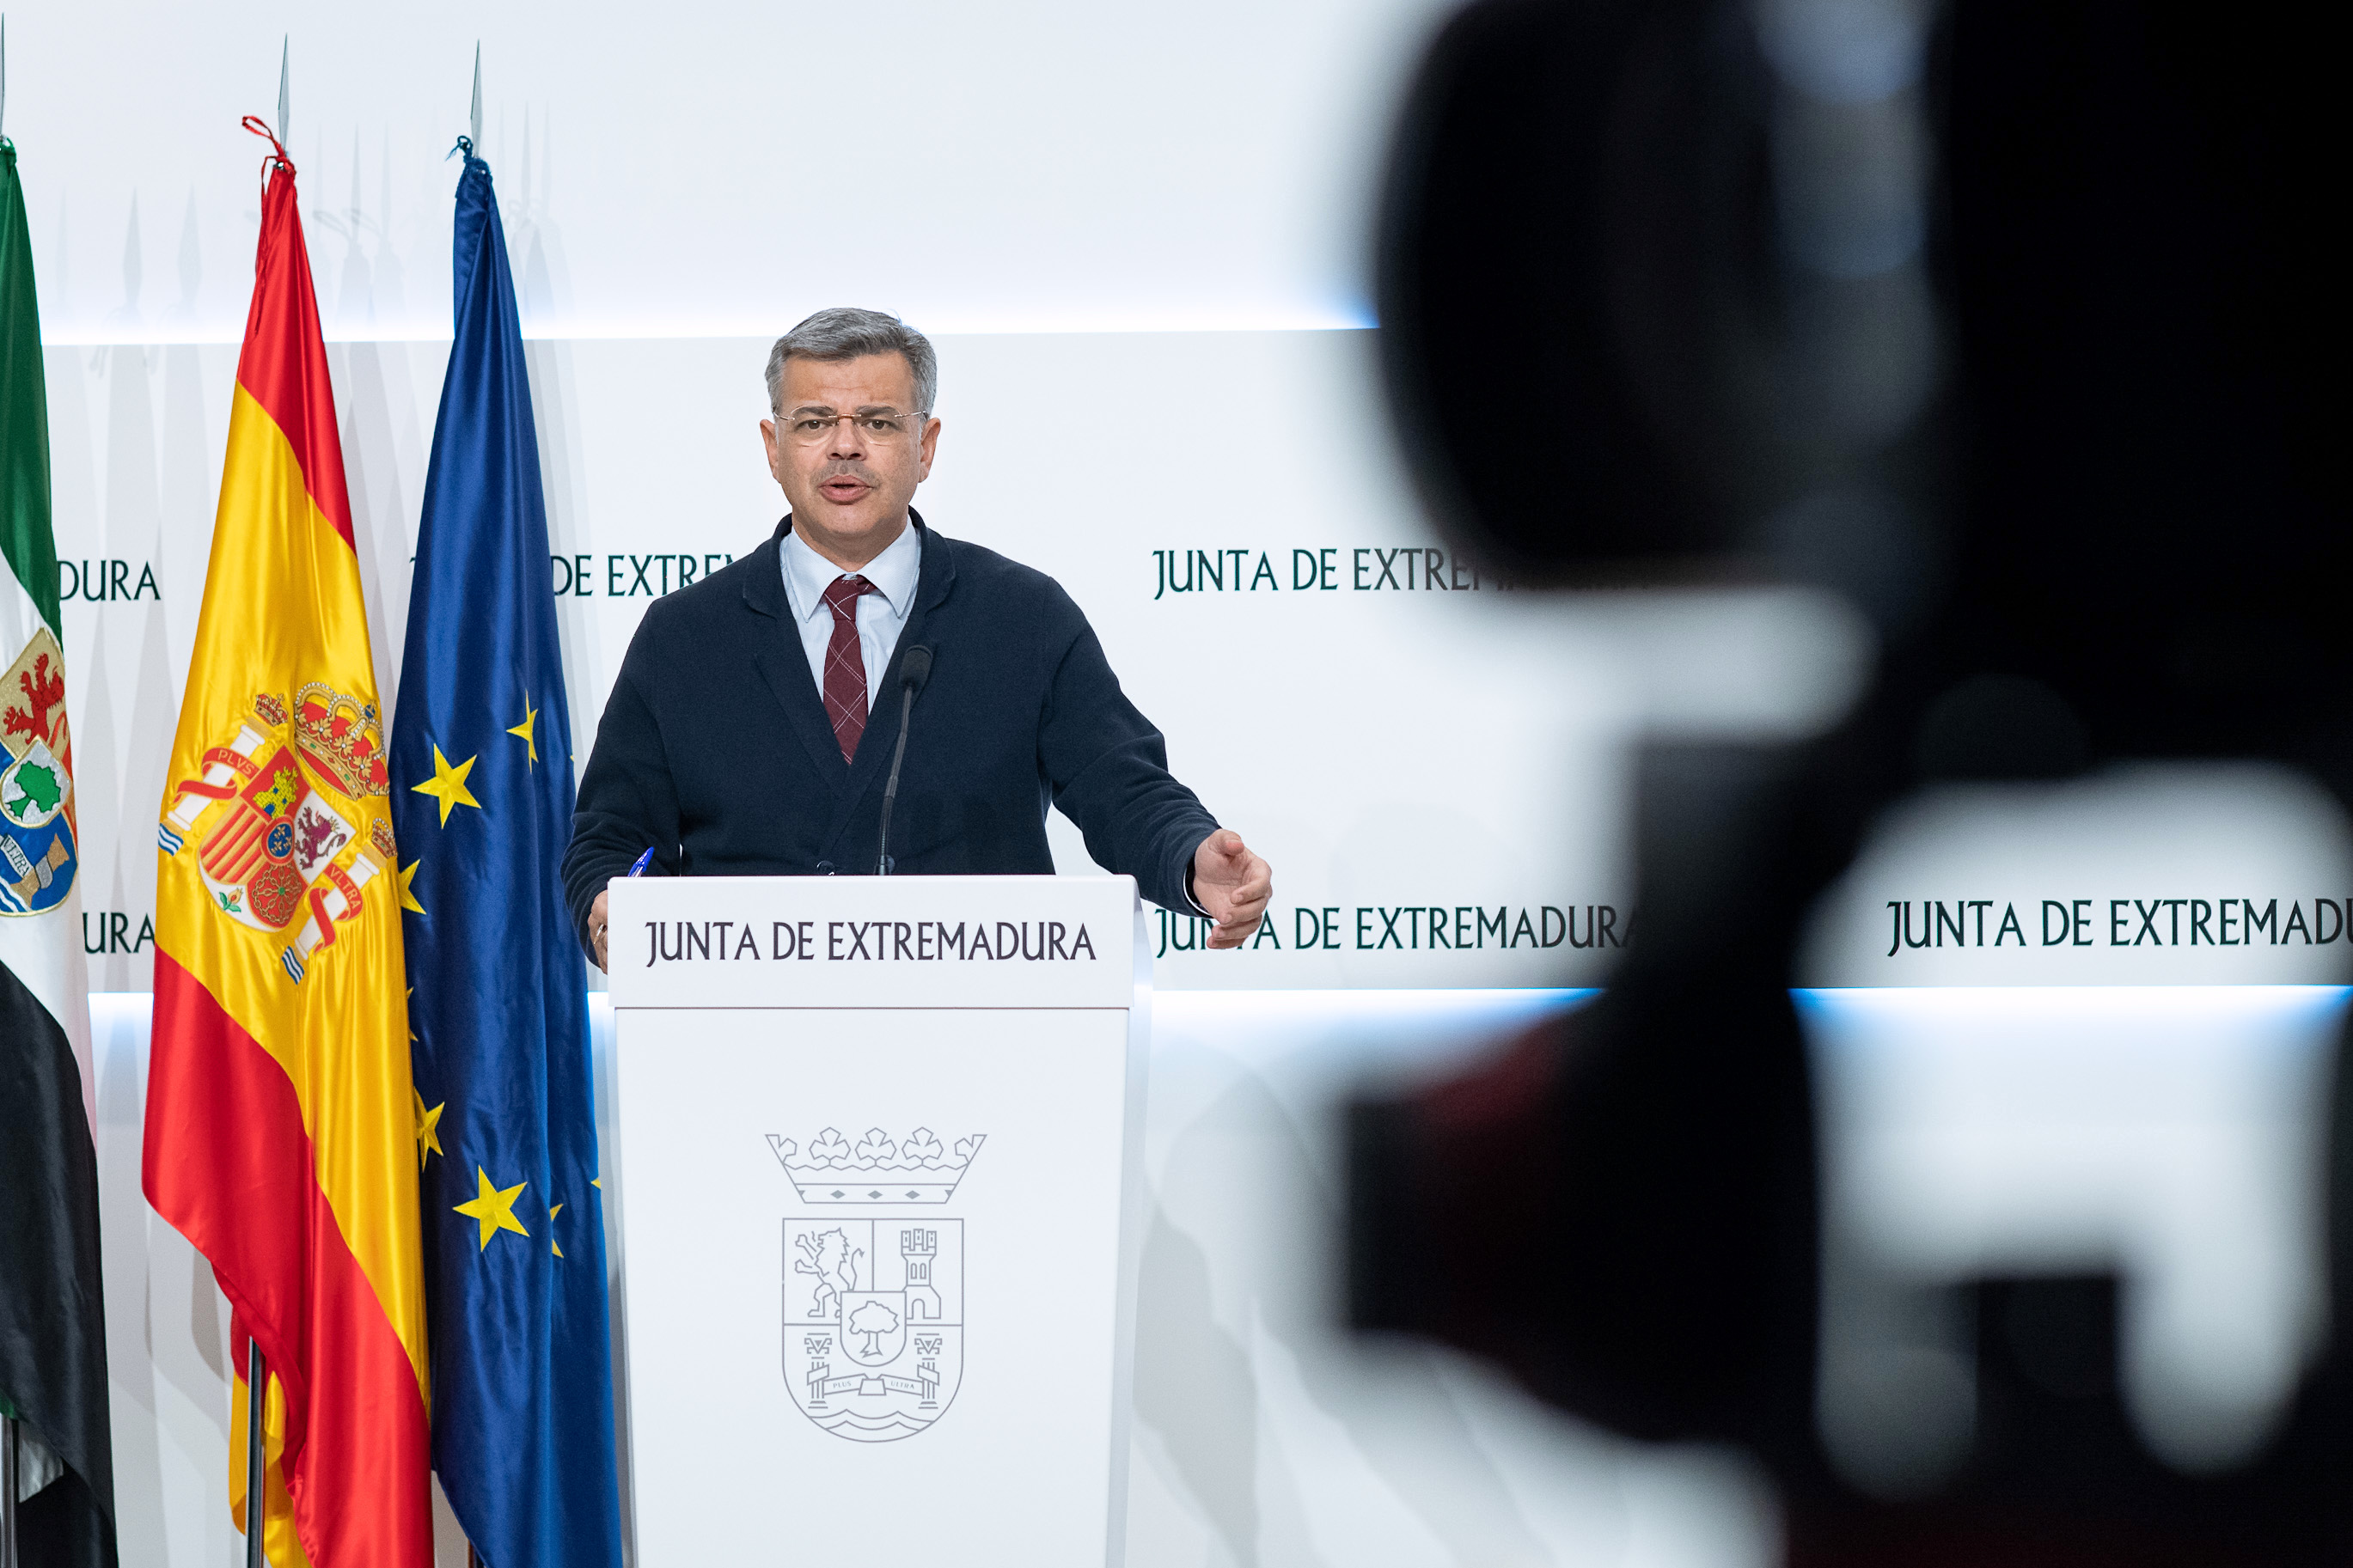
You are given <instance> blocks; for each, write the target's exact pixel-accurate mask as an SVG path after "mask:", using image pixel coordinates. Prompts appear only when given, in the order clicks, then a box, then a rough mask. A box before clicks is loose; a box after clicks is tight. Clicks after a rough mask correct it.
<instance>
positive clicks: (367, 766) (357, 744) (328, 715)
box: [294, 680, 391, 798]
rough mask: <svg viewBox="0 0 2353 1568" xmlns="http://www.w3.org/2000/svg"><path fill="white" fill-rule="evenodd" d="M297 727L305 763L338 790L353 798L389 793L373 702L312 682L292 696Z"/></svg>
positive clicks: (381, 734)
mask: <svg viewBox="0 0 2353 1568" xmlns="http://www.w3.org/2000/svg"><path fill="white" fill-rule="evenodd" d="M294 723H295V728H296V729H297V730H298V731H300V734H301V747H302V755H303V758H304V760H305V761H307V762H309V763H311V766H313V767H315V768H317V769H318V770H319V771H320V772H321V773H324V774H326V775H327V781H328V782H329V783H330V784H333V785H334V786H335V787H336V788H337V789H340V790H342V791H343V794H345V795H351V796H353V797H354V798H356V797H359V796H364V795H389V794H390V793H391V783H390V779H389V776H388V775H387V773H385V764H384V731H383V729H382V727H381V726H380V725H378V723H377V722H376V713H375V704H374V703H373V702H362V701H361V700H359V699H357V698H355V697H346V696H344V695H343V693H342V692H340V691H337V690H335V689H332V687H330V686H328V685H326V684H325V683H324V682H323V681H317V680H314V681H312V682H311V684H309V685H308V686H305V687H303V688H302V689H301V690H300V691H297V692H296V693H295V694H294Z"/></svg>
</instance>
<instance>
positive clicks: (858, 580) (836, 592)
mask: <svg viewBox="0 0 2353 1568" xmlns="http://www.w3.org/2000/svg"><path fill="white" fill-rule="evenodd" d="M873 591H874V584H871V583H869V582H868V581H867V580H866V579H865V578H863V577H860V576H859V575H857V574H855V573H852V574H849V576H846V577H836V578H835V579H834V580H833V581H832V582H831V583H828V584H826V590H825V607H826V608H827V609H828V610H831V611H832V612H833V614H834V618H835V619H836V620H839V619H841V618H842V617H843V616H853V615H856V614H857V613H858V611H857V604H858V598H859V595H861V594H871V593H872V592H873Z"/></svg>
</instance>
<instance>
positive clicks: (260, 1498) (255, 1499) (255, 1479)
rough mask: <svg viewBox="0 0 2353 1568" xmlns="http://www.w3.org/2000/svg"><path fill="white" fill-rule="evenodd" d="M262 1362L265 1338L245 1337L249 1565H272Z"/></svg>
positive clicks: (249, 1567) (248, 1567)
mask: <svg viewBox="0 0 2353 1568" xmlns="http://www.w3.org/2000/svg"><path fill="white" fill-rule="evenodd" d="M267 1375H268V1374H267V1373H266V1372H265V1371H264V1369H263V1367H262V1364H261V1342H260V1341H259V1340H257V1339H255V1338H254V1337H253V1336H252V1335H250V1334H248V1335H247V1336H246V1341H245V1568H269V1558H268V1557H267V1556H265V1555H263V1553H262V1550H261V1537H262V1533H263V1527H264V1526H265V1525H266V1524H267V1523H268V1522H269V1489H268V1481H267V1479H266V1478H265V1477H264V1475H263V1473H262V1472H263V1470H264V1468H265V1467H264V1465H263V1464H262V1447H261V1405H262V1401H261V1388H262V1384H263V1383H264V1382H265V1381H266V1380H267Z"/></svg>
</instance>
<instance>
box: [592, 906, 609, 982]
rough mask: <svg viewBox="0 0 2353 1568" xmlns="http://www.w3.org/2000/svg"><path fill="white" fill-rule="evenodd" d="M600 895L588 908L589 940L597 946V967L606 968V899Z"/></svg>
mask: <svg viewBox="0 0 2353 1568" xmlns="http://www.w3.org/2000/svg"><path fill="white" fill-rule="evenodd" d="M606 897H607V895H605V894H603V893H599V894H597V895H596V902H595V903H593V904H591V905H589V906H588V940H589V941H590V942H594V943H596V967H597V968H599V969H602V968H604V967H605V899H606Z"/></svg>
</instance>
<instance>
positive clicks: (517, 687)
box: [392, 142, 621, 1568]
mask: <svg viewBox="0 0 2353 1568" xmlns="http://www.w3.org/2000/svg"><path fill="white" fill-rule="evenodd" d="M459 148H460V149H461V150H462V151H463V152H464V153H466V170H465V173H464V174H461V175H460V176H459V181H458V228H457V293H458V329H457V342H455V343H454V344H453V345H452V346H451V348H450V351H449V374H448V380H446V381H444V382H443V383H442V385H441V412H440V416H439V418H438V420H437V422H436V423H435V425H434V427H433V459H432V466H431V468H429V469H428V470H427V477H426V480H425V518H424V524H423V527H422V528H421V529H420V531H419V532H418V535H417V568H416V574H415V577H414V580H413V585H412V587H411V590H410V597H409V601H408V642H407V648H406V654H405V656H404V658H403V659H402V663H401V671H400V702H399V706H398V707H397V708H396V710H395V711H394V716H393V730H392V783H393V791H392V798H393V819H394V826H395V828H396V836H397V839H398V842H399V847H400V857H401V859H402V861H403V862H404V864H403V865H402V866H401V868H400V883H399V889H398V891H399V893H400V897H401V907H402V909H403V910H405V911H406V913H405V914H404V916H403V918H402V935H403V937H404V940H405V942H406V946H407V952H408V984H409V987H410V994H409V999H408V1017H409V1028H410V1030H411V1032H412V1033H413V1034H414V1035H415V1036H416V1043H415V1045H414V1046H413V1047H412V1052H413V1056H414V1059H415V1071H416V1079H417V1163H418V1165H419V1168H420V1171H421V1173H422V1174H421V1178H420V1180H421V1183H422V1188H421V1191H422V1203H421V1205H420V1206H421V1207H422V1209H423V1215H424V1227H425V1285H426V1300H427V1309H428V1313H429V1316H428V1318H427V1327H428V1331H429V1333H430V1336H431V1343H432V1348H433V1468H435V1469H436V1470H438V1472H439V1473H440V1477H441V1488H442V1490H443V1491H445V1492H447V1493H448V1498H449V1505H450V1507H451V1508H452V1509H453V1510H456V1512H457V1515H458V1521H459V1524H460V1525H462V1526H463V1527H464V1528H465V1531H466V1533H467V1535H468V1537H469V1538H470V1540H471V1541H472V1542H473V1543H474V1546H475V1550H476V1551H477V1552H479V1553H480V1556H481V1557H482V1559H483V1561H484V1562H486V1563H489V1564H490V1565H491V1568H538V1565H545V1568H559V1565H561V1568H582V1565H584V1564H608V1565H610V1568H619V1564H620V1561H621V1524H620V1503H619V1493H618V1489H617V1483H616V1479H615V1476H614V1466H613V1387H612V1377H611V1373H610V1366H611V1363H610V1361H609V1359H608V1357H609V1354H610V1351H609V1348H608V1346H609V1341H608V1339H607V1330H606V1307H605V1243H604V1215H603V1194H602V1193H601V1191H600V1190H599V1189H598V1186H597V1177H598V1165H597V1159H596V1119H595V1108H596V1099H595V1094H594V1091H593V1089H592V1086H591V1082H590V1068H589V1058H588V1011H587V1000H586V968H585V964H584V961H583V960H582V958H581V954H580V949H579V947H578V945H577V944H576V943H575V941H574V939H573V934H572V925H571V921H570V920H569V919H568V918H567V917H566V916H565V909H564V896H563V889H562V884H561V881H560V879H559V878H558V875H557V866H558V863H559V862H560V861H561V860H562V858H563V856H564V846H565V838H566V837H567V836H568V835H569V834H570V832H571V827H572V791H573V779H572V734H571V724H570V721H569V720H568V718H567V714H568V711H569V710H568V709H567V707H566V705H565V695H564V664H563V655H562V651H561V649H560V647H558V644H557V642H556V635H555V598H554V592H553V587H552V584H551V583H550V581H549V578H548V566H547V562H548V550H547V510H546V505H545V502H544V501H543V499H542V496H541V493H540V482H539V446H538V437H537V434H536V432H535V430H534V429H533V423H532V416H531V387H530V384H529V383H528V381H527V380H526V378H525V375H524V370H523V354H522V325H521V322H520V321H519V320H518V319H517V317H516V314H515V296H514V279H513V277H512V274H511V273H510V272H509V271H508V269H507V243H506V235H505V231H504V230H503V229H502V228H501V226H500V224H499V209H498V203H497V201H496V199H495V198H494V196H493V195H492V192H491V169H490V165H489V164H487V163H483V162H482V161H481V160H480V158H477V157H475V156H474V155H473V149H472V146H471V145H470V143H468V142H459Z"/></svg>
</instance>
